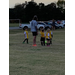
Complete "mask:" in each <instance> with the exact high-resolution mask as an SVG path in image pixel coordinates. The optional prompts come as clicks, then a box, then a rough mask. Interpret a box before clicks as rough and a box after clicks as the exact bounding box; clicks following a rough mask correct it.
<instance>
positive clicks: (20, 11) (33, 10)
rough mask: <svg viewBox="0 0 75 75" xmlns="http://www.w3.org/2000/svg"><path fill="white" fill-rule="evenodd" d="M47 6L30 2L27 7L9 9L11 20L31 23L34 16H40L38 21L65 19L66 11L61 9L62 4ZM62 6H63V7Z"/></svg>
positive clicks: (20, 5) (17, 6)
mask: <svg viewBox="0 0 75 75" xmlns="http://www.w3.org/2000/svg"><path fill="white" fill-rule="evenodd" d="M57 5H58V7H56V4H55V3H50V4H48V5H45V4H44V3H39V4H37V3H36V2H32V1H30V2H28V3H27V4H26V5H25V3H23V4H18V5H15V7H14V8H9V19H21V21H22V22H29V21H31V20H32V18H33V16H34V15H37V16H38V20H43V21H46V20H51V19H56V20H58V19H60V20H61V19H65V12H64V11H65V9H63V8H59V7H60V5H61V2H60V1H58V2H57ZM61 6H62V5H61Z"/></svg>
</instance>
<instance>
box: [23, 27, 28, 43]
mask: <svg viewBox="0 0 75 75" xmlns="http://www.w3.org/2000/svg"><path fill="white" fill-rule="evenodd" d="M27 30H28V28H27V27H26V28H25V31H24V38H25V39H24V41H23V43H25V41H27V44H28V31H27Z"/></svg>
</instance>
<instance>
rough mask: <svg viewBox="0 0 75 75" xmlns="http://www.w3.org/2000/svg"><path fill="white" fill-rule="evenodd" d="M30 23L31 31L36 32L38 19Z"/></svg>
mask: <svg viewBox="0 0 75 75" xmlns="http://www.w3.org/2000/svg"><path fill="white" fill-rule="evenodd" d="M30 25H31V32H36V31H37V30H36V26H37V21H36V20H32V21H31V22H30Z"/></svg>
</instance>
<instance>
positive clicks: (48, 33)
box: [46, 29, 50, 46]
mask: <svg viewBox="0 0 75 75" xmlns="http://www.w3.org/2000/svg"><path fill="white" fill-rule="evenodd" d="M46 40H47V46H50V29H47V33H46Z"/></svg>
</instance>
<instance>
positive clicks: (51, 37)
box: [49, 31, 52, 39]
mask: <svg viewBox="0 0 75 75" xmlns="http://www.w3.org/2000/svg"><path fill="white" fill-rule="evenodd" d="M49 33H50V39H51V38H52V36H51V31H50V32H49Z"/></svg>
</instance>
